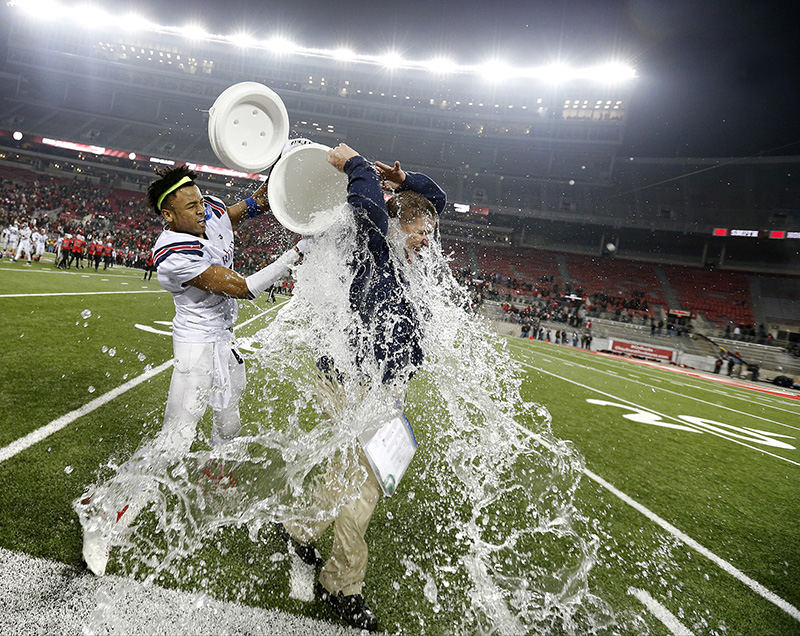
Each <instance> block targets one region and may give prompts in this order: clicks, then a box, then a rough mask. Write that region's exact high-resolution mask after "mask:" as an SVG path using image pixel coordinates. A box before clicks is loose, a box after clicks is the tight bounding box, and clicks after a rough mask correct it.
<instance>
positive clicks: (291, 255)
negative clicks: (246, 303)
mask: <svg viewBox="0 0 800 636" xmlns="http://www.w3.org/2000/svg"><path fill="white" fill-rule="evenodd" d="M299 258H300V254H298V252H297V250H295V249H294V248H292V249H290V250H288V251H286V252H284V253H283V254H281V255H280V256H279V257H278V258H277V259H276V260H275V261H273V262H272V263H270V264H269V265H267V266H266V267H264V268H263V269H260V270H258V271H257V272H256V273H254V274H250V276H247V277H246V278H245V279H244V280H245V282H246V283H247V289H249V290H250V294H251V295H252V296H253V298H255V297H256V296H258V295H259V294H261V293H263V292H265V291H266V290H267V289H269V288H270V287H272V286H273V285H274V284H275V283H276V282H277V281H278V280H280V279H281V278H283V277H284V276H285V275H286V274H287V273H288V272H289V267H291V266H292V265H294V264H295V263H296V262H297V260H298V259H299Z"/></svg>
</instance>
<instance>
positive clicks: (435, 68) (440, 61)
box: [424, 57, 458, 75]
mask: <svg viewBox="0 0 800 636" xmlns="http://www.w3.org/2000/svg"><path fill="white" fill-rule="evenodd" d="M424 66H425V68H426V69H428V70H429V71H430V72H431V73H435V74H437V75H447V74H448V73H452V72H454V71H455V70H456V69H457V68H458V65H457V64H456V63H455V62H454V61H453V60H451V59H449V58H446V57H435V58H433V59H432V60H428V61H427V62H425V63H424Z"/></svg>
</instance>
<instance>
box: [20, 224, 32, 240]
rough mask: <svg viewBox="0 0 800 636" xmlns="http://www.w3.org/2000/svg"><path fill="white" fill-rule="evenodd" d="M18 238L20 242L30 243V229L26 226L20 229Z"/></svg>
mask: <svg viewBox="0 0 800 636" xmlns="http://www.w3.org/2000/svg"><path fill="white" fill-rule="evenodd" d="M19 238H20V240H21V241H30V239H31V228H30V227H28V226H27V225H26V226H24V227H23V228H22V229H20V231H19Z"/></svg>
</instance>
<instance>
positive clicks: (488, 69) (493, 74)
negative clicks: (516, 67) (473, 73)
mask: <svg viewBox="0 0 800 636" xmlns="http://www.w3.org/2000/svg"><path fill="white" fill-rule="evenodd" d="M478 69H479V73H480V75H481V77H483V79H485V80H487V81H489V82H501V81H503V80H504V79H507V78H508V77H510V76H511V74H512V69H511V67H510V66H509V65H508V64H506V63H505V62H503V61H501V60H489V61H487V62H484V63H483V64H481V65H480V66H479V67H478Z"/></svg>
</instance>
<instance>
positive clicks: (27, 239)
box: [14, 223, 33, 265]
mask: <svg viewBox="0 0 800 636" xmlns="http://www.w3.org/2000/svg"><path fill="white" fill-rule="evenodd" d="M32 234H33V230H32V229H31V226H30V224H28V223H25V225H23V226H22V227H21V228H20V230H19V245H17V252H16V254H15V255H14V262H15V263H16V262H17V261H18V260H19V257H20V256H21V255H22V253H23V252H25V259H26V260H27V263H25V264H26V265H30V264H31V235H32Z"/></svg>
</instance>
